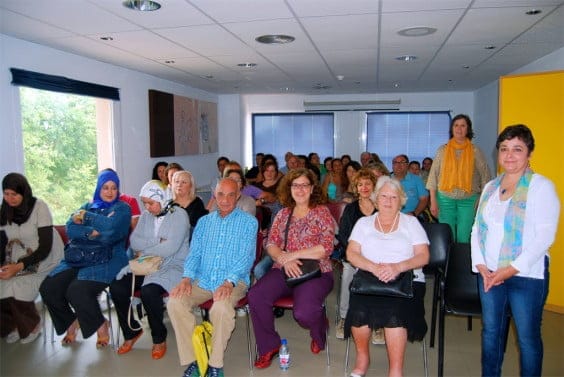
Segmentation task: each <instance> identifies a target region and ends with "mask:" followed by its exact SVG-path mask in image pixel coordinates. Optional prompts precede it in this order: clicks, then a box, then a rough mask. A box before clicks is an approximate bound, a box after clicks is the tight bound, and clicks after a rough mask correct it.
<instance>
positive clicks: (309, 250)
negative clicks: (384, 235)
mask: <svg viewBox="0 0 564 377" xmlns="http://www.w3.org/2000/svg"><path fill="white" fill-rule="evenodd" d="M279 198H280V201H281V203H282V204H283V205H285V206H286V207H287V208H284V209H282V210H281V211H280V212H278V214H277V215H276V217H275V218H274V222H273V224H272V227H271V228H270V234H269V236H268V241H267V244H266V250H267V252H268V254H270V256H271V257H272V259H274V261H275V262H276V263H275V264H274V266H273V267H272V269H270V271H268V272H267V273H266V275H264V276H263V277H262V279H260V280H258V282H257V283H256V284H255V285H254V286H252V287H251V289H250V290H249V307H250V309H251V319H252V321H253V328H254V331H255V337H256V342H257V347H258V353H259V358H258V360H257V361H256V362H255V366H256V367H257V368H266V367H268V366H269V365H270V363H271V362H272V359H273V358H274V356H276V354H277V353H278V348H279V347H280V336H279V335H278V333H277V332H276V330H275V328H274V313H273V311H272V304H273V303H274V301H276V300H277V299H279V298H281V297H285V296H292V297H293V299H294V310H293V313H294V318H295V319H296V321H298V323H299V324H300V325H301V326H302V327H305V328H307V329H308V330H309V334H310V336H311V345H310V348H311V352H313V353H314V354H317V353H319V352H321V350H322V349H324V348H325V342H326V341H327V339H326V330H327V326H328V320H327V317H326V316H325V312H324V309H323V303H324V301H325V298H326V297H327V295H328V294H329V293H330V292H331V289H332V288H333V271H332V266H331V261H330V260H329V256H330V255H331V252H332V251H333V239H334V238H335V220H334V219H333V217H332V216H331V212H329V209H328V208H327V207H326V206H324V205H321V203H322V200H323V193H322V191H321V188H320V187H319V186H318V185H317V184H316V179H315V176H314V173H312V172H311V171H310V170H307V169H293V170H290V171H289V172H288V173H287V174H286V175H285V177H284V179H283V180H282V183H280V187H279ZM300 258H304V259H316V260H319V265H320V269H321V272H322V273H321V276H320V277H317V278H313V279H310V280H307V281H305V282H303V283H301V284H299V285H296V286H294V287H292V288H290V287H288V285H286V279H285V278H286V276H285V274H287V275H288V276H292V277H297V276H299V275H301V273H302V271H301V269H300V265H301V261H300ZM282 267H284V271H283V270H282Z"/></svg>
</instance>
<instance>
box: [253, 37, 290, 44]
mask: <svg viewBox="0 0 564 377" xmlns="http://www.w3.org/2000/svg"><path fill="white" fill-rule="evenodd" d="M295 39H296V38H294V37H292V36H291V35H283V34H267V35H261V36H260V37H256V38H255V41H257V42H259V43H264V44H271V45H272V44H284V43H290V42H293V41H294V40H295Z"/></svg>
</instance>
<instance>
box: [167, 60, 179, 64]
mask: <svg viewBox="0 0 564 377" xmlns="http://www.w3.org/2000/svg"><path fill="white" fill-rule="evenodd" d="M165 63H166V64H174V63H176V62H175V61H174V60H165Z"/></svg>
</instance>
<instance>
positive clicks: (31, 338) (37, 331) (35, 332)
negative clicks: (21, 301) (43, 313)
mask: <svg viewBox="0 0 564 377" xmlns="http://www.w3.org/2000/svg"><path fill="white" fill-rule="evenodd" d="M40 326H41V324H39V325H37V327H36V328H35V329H34V330H33V331H32V332H30V333H29V335H28V336H27V337H25V338H23V339H22V340H20V343H22V344H27V343H31V342H33V341H34V340H35V339H37V337H38V336H39V335H41V327H40Z"/></svg>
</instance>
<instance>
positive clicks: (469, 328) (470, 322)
mask: <svg viewBox="0 0 564 377" xmlns="http://www.w3.org/2000/svg"><path fill="white" fill-rule="evenodd" d="M468 331H472V316H468Z"/></svg>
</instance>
